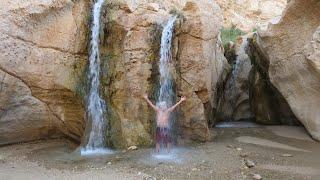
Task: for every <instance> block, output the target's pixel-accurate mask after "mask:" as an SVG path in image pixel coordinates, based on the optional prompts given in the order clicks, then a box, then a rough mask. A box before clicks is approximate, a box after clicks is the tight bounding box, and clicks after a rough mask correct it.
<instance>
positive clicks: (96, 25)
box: [81, 0, 107, 155]
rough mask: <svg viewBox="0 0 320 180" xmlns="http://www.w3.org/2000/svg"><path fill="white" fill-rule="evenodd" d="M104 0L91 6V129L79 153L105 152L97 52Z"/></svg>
mask: <svg viewBox="0 0 320 180" xmlns="http://www.w3.org/2000/svg"><path fill="white" fill-rule="evenodd" d="M103 3H104V0H97V1H96V2H95V4H94V6H93V9H92V13H93V21H92V25H91V41H90V48H91V49H90V56H89V61H90V65H89V73H88V81H89V83H90V85H89V87H90V89H89V94H88V97H87V104H86V108H87V109H86V110H87V112H86V113H87V120H88V122H90V123H91V131H90V134H89V138H88V143H87V145H86V146H85V148H84V149H82V151H81V154H84V155H85V154H94V153H104V152H105V130H106V126H107V123H106V119H105V118H104V112H105V108H106V105H105V101H104V100H103V99H101V97H100V94H99V89H100V88H99V87H100V79H99V78H100V53H99V32H100V13H101V7H102V5H103Z"/></svg>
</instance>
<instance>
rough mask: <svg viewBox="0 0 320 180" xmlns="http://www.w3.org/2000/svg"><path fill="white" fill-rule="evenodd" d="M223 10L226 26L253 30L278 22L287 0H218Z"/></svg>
mask: <svg viewBox="0 0 320 180" xmlns="http://www.w3.org/2000/svg"><path fill="white" fill-rule="evenodd" d="M217 3H218V4H219V5H220V7H221V9H222V11H223V17H224V26H225V27H230V26H232V25H235V26H236V27H237V28H239V29H241V30H243V31H246V32H251V31H252V30H253V29H255V28H256V27H257V26H260V27H265V26H266V25H267V24H268V23H269V22H277V21H278V20H279V19H280V17H281V14H282V11H283V10H284V8H285V7H286V4H287V0H217Z"/></svg>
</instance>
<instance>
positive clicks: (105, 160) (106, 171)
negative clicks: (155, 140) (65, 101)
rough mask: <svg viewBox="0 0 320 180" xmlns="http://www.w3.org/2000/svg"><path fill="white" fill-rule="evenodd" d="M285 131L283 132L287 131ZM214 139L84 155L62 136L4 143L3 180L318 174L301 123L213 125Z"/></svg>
mask: <svg viewBox="0 0 320 180" xmlns="http://www.w3.org/2000/svg"><path fill="white" fill-rule="evenodd" d="M284 132H285V133H284ZM211 133H212V134H213V135H214V140H213V142H208V143H204V144H193V145H192V146H185V147H177V148H175V149H173V150H172V151H171V153H170V154H169V155H167V154H166V153H163V154H155V153H154V152H153V150H152V149H143V148H139V149H137V150H125V151H115V152H114V153H113V154H110V155H104V156H96V157H94V156H91V157H81V156H80V153H79V150H78V149H77V148H76V146H75V145H74V144H72V143H71V142H68V141H67V140H63V139H56V140H49V141H39V142H32V143H24V144H16V145H11V146H5V147H1V148H0V154H1V156H0V179H237V180H238V179H259V178H262V179H299V180H300V179H319V177H320V172H319V167H320V156H319V155H320V145H319V143H317V142H315V141H313V140H312V139H311V138H310V137H309V136H308V135H307V133H306V132H305V130H304V129H303V128H302V127H289V126H273V127H270V126H269V127H266V126H257V127H255V126H251V128H246V127H243V126H241V127H240V128H239V127H236V128H230V127H229V128H215V129H212V130H211Z"/></svg>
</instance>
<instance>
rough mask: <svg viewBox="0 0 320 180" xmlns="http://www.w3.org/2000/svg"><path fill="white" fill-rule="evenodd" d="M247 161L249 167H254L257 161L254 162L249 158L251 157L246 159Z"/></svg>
mask: <svg viewBox="0 0 320 180" xmlns="http://www.w3.org/2000/svg"><path fill="white" fill-rule="evenodd" d="M245 163H246V166H247V167H248V168H252V167H254V166H255V163H254V162H253V161H251V160H249V159H246V160H245Z"/></svg>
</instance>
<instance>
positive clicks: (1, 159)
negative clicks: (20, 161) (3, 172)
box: [0, 155, 6, 164]
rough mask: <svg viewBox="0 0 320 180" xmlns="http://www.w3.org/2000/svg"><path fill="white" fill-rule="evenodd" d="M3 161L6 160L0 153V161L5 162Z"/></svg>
mask: <svg viewBox="0 0 320 180" xmlns="http://www.w3.org/2000/svg"><path fill="white" fill-rule="evenodd" d="M5 162H6V160H5V159H4V157H3V156H1V155H0V163H2V164H3V163H5Z"/></svg>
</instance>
